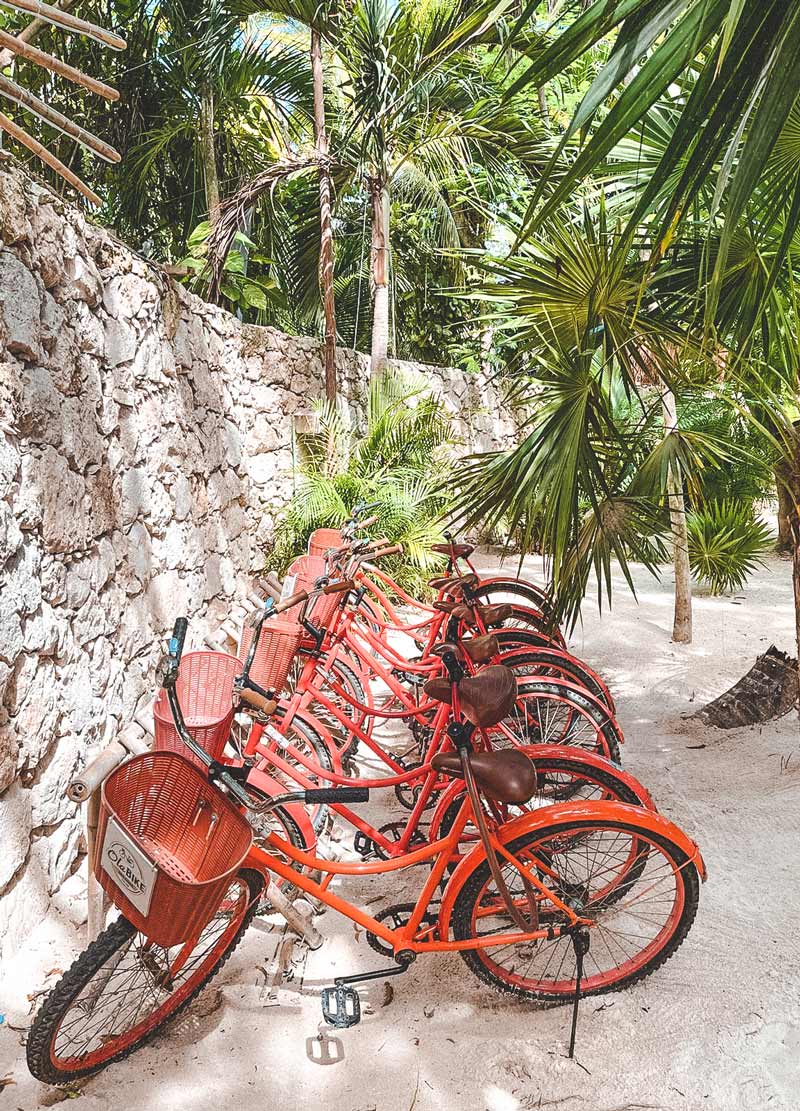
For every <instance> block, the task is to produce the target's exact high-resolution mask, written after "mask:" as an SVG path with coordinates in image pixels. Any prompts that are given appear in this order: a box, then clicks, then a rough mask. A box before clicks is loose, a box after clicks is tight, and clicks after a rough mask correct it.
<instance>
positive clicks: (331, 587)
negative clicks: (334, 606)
mask: <svg viewBox="0 0 800 1111" xmlns="http://www.w3.org/2000/svg"><path fill="white" fill-rule="evenodd" d="M355 585H356V584H355V583H354V582H353V580H352V579H345V580H344V581H343V582H339V583H328V585H327V586H323V588H322V593H323V594H342V593H343V592H344V591H345V590H352V589H353V587H354V586H355Z"/></svg>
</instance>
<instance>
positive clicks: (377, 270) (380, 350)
mask: <svg viewBox="0 0 800 1111" xmlns="http://www.w3.org/2000/svg"><path fill="white" fill-rule="evenodd" d="M371 190H372V250H371V252H370V266H371V269H372V297H373V301H372V358H371V364H370V373H371V375H372V377H373V378H377V377H378V375H380V374H381V373H382V372H383V370H384V368H385V366H386V361H387V358H388V355H389V281H388V275H389V267H388V255H389V190H388V189H387V188H386V186H385V184H384V182H383V181H382V180H381V178H379V177H376V178H373V179H372V181H371Z"/></svg>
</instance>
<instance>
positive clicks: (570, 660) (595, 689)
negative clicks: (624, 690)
mask: <svg viewBox="0 0 800 1111" xmlns="http://www.w3.org/2000/svg"><path fill="white" fill-rule="evenodd" d="M501 662H502V663H503V664H505V666H506V667H510V668H511V670H512V671H513V672H514V674H515V675H516V676H517V682H520V683H523V682H525V680H526V679H538V678H548V677H549V678H553V679H566V681H567V682H568V683H573V684H575V685H576V686H579V687H583V688H584V690H587V691H588V692H589V694H591V695H594V697H595V698H596V699H597V700H598V701H599V702H602V703H603V705H604V706H606V707H607V708H608V710H609V711H610V712H611V713H612V714H613V713H614V712H615V706H614V700H613V698H612V697H611V694H610V692H609V689H608V687H607V686H606V684H605V683H604V682H603V680H602V679H601V678H600V676H599V675H598V674H597V673H596V672H595V671H592V669H591V668H590V667H589V666H588V665H587V664H585V663H584V662H583V660H579V659H578V658H577V656H573V655H571V654H570V653H569V652H562V651H560V650H559V649H555V648H525V649H515V648H511V650H510V651H507V652H506V651H504V652H503V653H502V661H501Z"/></svg>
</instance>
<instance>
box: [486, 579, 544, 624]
mask: <svg viewBox="0 0 800 1111" xmlns="http://www.w3.org/2000/svg"><path fill="white" fill-rule="evenodd" d="M474 593H475V594H476V595H477V596H478V597H479V598H480V599H481V600H483V599H486V601H487V602H488V601H490V600H491V602H492V604H494V603H496V602H510V601H512V600H518V601H519V602H521V603H522V604H523V605H529V606H534V607H535V608H536V609H537V610H538V611H539V613H541V614H542V615H543V617H545V618H547V619H548V620H549V619H550V617H551V616H552V613H553V603H552V601H551V599H550V595H549V594H548V592H547V591H546V590H545V589H544V587H541V586H536V584H535V583H531V582H527V581H526V580H525V579H517V578H513V577H512V576H507V577H506V576H499V577H492V578H490V579H488V581H487V580H482V581H481V582H480V583H479V584H478V586H476V587H475V590H474Z"/></svg>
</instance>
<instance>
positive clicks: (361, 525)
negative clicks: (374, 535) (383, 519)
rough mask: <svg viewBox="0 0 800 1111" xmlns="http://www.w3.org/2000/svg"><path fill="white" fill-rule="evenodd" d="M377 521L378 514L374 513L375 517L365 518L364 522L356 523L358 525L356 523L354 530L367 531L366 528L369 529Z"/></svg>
mask: <svg viewBox="0 0 800 1111" xmlns="http://www.w3.org/2000/svg"><path fill="white" fill-rule="evenodd" d="M377 519H378V514H377V513H373V515H372V516H371V517H365V518H364V520H363V521H356V523H355V524H354V525H353V528H354V529H365V528H369V526H370V525H374V524H375V522H376V521H377Z"/></svg>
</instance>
